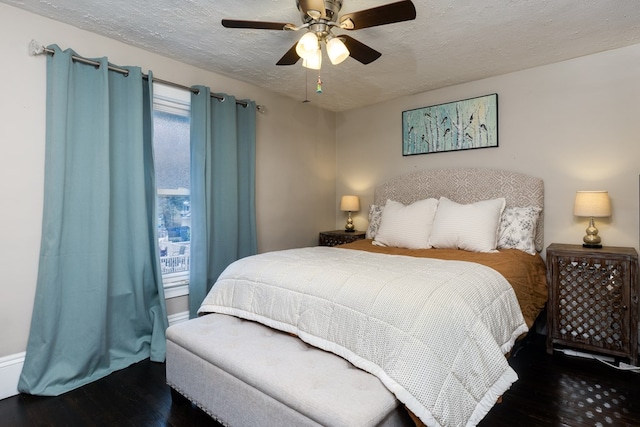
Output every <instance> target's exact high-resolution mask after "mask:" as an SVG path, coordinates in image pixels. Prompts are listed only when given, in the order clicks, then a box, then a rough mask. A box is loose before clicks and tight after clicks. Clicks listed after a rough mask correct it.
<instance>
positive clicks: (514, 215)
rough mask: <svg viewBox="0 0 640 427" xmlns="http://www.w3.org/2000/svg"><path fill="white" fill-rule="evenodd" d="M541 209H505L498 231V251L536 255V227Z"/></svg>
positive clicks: (532, 207)
mask: <svg viewBox="0 0 640 427" xmlns="http://www.w3.org/2000/svg"><path fill="white" fill-rule="evenodd" d="M540 212H542V209H541V208H539V207H535V206H529V207H525V208H506V209H505V210H504V212H503V213H502V218H501V220H500V228H499V229H498V249H519V250H521V251H524V252H526V253H528V254H531V255H535V254H536V242H535V237H536V227H537V226H538V218H539V217H540Z"/></svg>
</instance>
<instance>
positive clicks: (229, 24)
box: [222, 19, 293, 30]
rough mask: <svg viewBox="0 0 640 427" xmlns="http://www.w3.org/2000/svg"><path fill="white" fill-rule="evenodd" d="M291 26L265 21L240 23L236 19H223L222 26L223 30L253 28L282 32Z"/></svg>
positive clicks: (240, 21)
mask: <svg viewBox="0 0 640 427" xmlns="http://www.w3.org/2000/svg"><path fill="white" fill-rule="evenodd" d="M291 25H293V24H287V23H283V22H265V21H242V20H238V19H223V20H222V26H223V27H225V28H253V29H256V30H284V29H285V27H287V26H291Z"/></svg>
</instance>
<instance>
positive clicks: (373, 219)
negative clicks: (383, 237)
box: [365, 205, 384, 239]
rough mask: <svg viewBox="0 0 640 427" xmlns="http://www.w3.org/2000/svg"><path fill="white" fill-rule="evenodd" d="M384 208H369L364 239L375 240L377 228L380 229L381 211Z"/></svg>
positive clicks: (373, 206)
mask: <svg viewBox="0 0 640 427" xmlns="http://www.w3.org/2000/svg"><path fill="white" fill-rule="evenodd" d="M383 209H384V206H378V205H371V207H369V226H368V227H367V233H366V235H365V237H366V238H367V239H375V238H376V234H378V228H380V220H381V219H382V210H383Z"/></svg>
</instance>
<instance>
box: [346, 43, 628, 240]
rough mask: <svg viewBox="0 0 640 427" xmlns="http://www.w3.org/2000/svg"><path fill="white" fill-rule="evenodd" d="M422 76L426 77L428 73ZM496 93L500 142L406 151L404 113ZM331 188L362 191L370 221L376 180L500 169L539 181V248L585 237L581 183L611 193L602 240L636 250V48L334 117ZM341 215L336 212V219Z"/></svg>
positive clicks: (362, 216) (360, 223) (361, 225)
mask: <svg viewBox="0 0 640 427" xmlns="http://www.w3.org/2000/svg"><path fill="white" fill-rule="evenodd" d="M425 78H426V79H427V78H429V76H428V75H425ZM490 93H497V94H498V110H499V119H498V127H499V147H498V148H487V149H479V150H470V151H460V152H450V153H437V154H427V155H417V156H409V157H403V156H402V150H401V137H402V121H401V116H402V111H403V110H409V109H413V108H419V107H425V106H429V105H435V104H440V103H445V102H451V101H457V100H461V99H465V98H471V97H475V96H480V95H486V94H490ZM336 135H337V136H336V137H337V143H336V144H337V153H338V159H337V165H338V167H337V188H336V189H337V191H336V202H335V203H336V204H335V206H337V204H338V200H339V197H340V195H342V194H345V193H355V194H359V195H361V202H362V205H363V209H362V210H361V212H360V213H359V214H358V215H357V216H356V217H355V220H354V222H355V224H356V227H357V228H358V229H365V227H366V225H367V221H366V213H367V209H368V206H369V205H370V204H371V202H372V200H373V187H374V186H375V185H376V184H377V183H380V182H382V181H384V180H386V179H389V178H391V177H395V176H397V175H400V174H403V173H405V172H409V171H414V170H422V169H428V168H436V167H467V166H475V167H488V168H502V169H508V170H513V171H519V172H523V173H527V174H530V175H535V176H538V177H541V178H543V179H544V182H545V245H548V244H550V243H552V242H562V243H581V242H582V236H583V235H584V234H585V233H584V229H585V228H586V226H587V223H586V220H585V219H579V218H574V217H573V215H572V208H573V198H574V196H575V192H576V191H577V190H601V189H602V190H608V191H609V194H610V197H611V200H612V209H613V216H612V217H611V218H610V219H603V220H597V221H596V225H597V226H598V228H599V229H600V235H601V236H602V239H603V243H604V244H605V245H612V246H632V247H635V248H636V249H638V174H639V172H640V45H635V46H631V47H627V48H623V49H618V50H613V51H608V52H603V53H599V54H596V55H590V56H586V57H582V58H577V59H573V60H570V61H565V62H561V63H556V64H552V65H548V66H544V67H538V68H533V69H529V70H525V71H521V72H516V73H511V74H507V75H503V76H499V77H495V78H489V79H486V80H481V81H475V82H472V83H468V84H463V85H458V86H453V87H449V88H445V89H441V90H436V91H432V92H427V93H421V94H417V95H413V96H406V97H402V98H400V99H396V100H393V101H391V102H386V103H381V104H378V105H374V106H369V107H366V108H361V109H357V110H352V111H348V112H344V113H340V114H338V117H337V131H336ZM343 222H344V218H343V216H342V215H341V214H338V215H337V219H336V225H337V226H340V225H342V224H343Z"/></svg>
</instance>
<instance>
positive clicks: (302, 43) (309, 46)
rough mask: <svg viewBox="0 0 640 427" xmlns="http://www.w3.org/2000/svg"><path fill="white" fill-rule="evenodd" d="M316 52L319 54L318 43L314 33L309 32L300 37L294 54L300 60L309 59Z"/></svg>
mask: <svg viewBox="0 0 640 427" xmlns="http://www.w3.org/2000/svg"><path fill="white" fill-rule="evenodd" d="M318 52H320V43H319V42H318V36H316V34H315V33H313V32H311V31H309V32H307V33H305V34H304V35H303V36H302V37H300V40H299V41H298V44H297V45H296V53H297V54H298V56H299V57H300V58H302V59H309V58H312V57H313V56H314V55H317V53H318Z"/></svg>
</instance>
